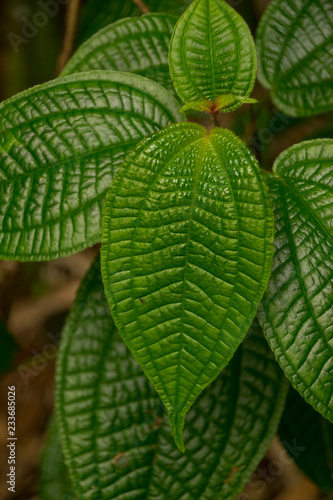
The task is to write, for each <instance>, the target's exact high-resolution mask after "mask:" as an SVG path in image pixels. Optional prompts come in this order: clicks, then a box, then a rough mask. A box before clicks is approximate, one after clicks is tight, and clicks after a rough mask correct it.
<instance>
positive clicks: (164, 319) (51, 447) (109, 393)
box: [0, 0, 333, 500]
mask: <svg viewBox="0 0 333 500" xmlns="http://www.w3.org/2000/svg"><path fill="white" fill-rule="evenodd" d="M147 4H148V6H149V7H150V8H151V9H152V10H158V11H160V10H161V5H162V2H155V0H149V1H147ZM163 5H164V7H165V8H166V11H167V13H166V14H156V13H152V14H148V15H146V16H142V17H138V18H136V17H129V18H127V19H120V18H121V17H123V16H133V15H135V14H138V11H137V10H136V7H135V6H134V4H133V3H132V2H131V1H129V0H128V1H127V0H126V1H125V2H117V1H116V2H103V5H102V3H99V2H95V1H94V2H90V1H88V2H86V5H85V7H84V9H83V14H82V16H83V17H82V18H81V24H80V26H81V30H82V31H81V32H80V35H79V36H81V37H83V38H84V37H85V35H83V34H82V33H84V32H85V33H86V34H87V31H85V28H84V26H85V27H86V28H89V29H90V30H91V34H94V36H93V37H92V38H91V39H90V40H87V41H86V42H85V43H84V44H83V45H82V46H81V47H80V48H79V49H78V51H77V52H76V54H74V56H73V58H72V59H71V61H70V62H69V63H68V65H67V67H66V68H65V70H64V72H63V74H62V75H61V77H60V78H58V79H56V80H54V81H52V82H49V83H46V84H43V85H41V86H39V87H35V88H33V89H30V90H27V91H25V92H23V93H22V94H19V95H17V96H15V97H13V98H12V99H9V100H8V101H5V102H4V103H2V104H1V106H0V116H1V132H2V133H1V134H0V193H1V196H0V257H1V258H4V259H8V260H21V261H28V260H31V261H42V260H49V259H54V258H59V257H63V256H66V255H70V254H73V253H75V252H78V251H79V250H83V249H85V248H87V247H88V246H91V245H93V244H95V243H98V242H100V241H101V239H102V249H101V268H102V276H103V284H102V281H101V277H100V265H99V260H97V261H96V262H95V264H94V265H93V267H92V269H91V270H90V272H89V273H88V276H87V277H86V278H85V280H84V282H83V284H82V286H81V288H80V291H79V293H78V297H77V299H76V302H75V304H74V306H73V309H72V311H71V313H70V315H69V317H68V320H67V322H66V326H65V328H64V332H63V336H62V341H61V346H60V355H59V360H58V365H57V382H56V414H57V425H58V429H59V438H60V442H61V447H62V450H63V453H64V456H65V462H66V465H67V467H68V472H69V476H70V480H71V482H72V484H73V488H74V490H75V493H76V496H77V498H78V499H79V500H95V499H96V500H97V499H100V498H103V499H105V500H112V499H113V498H131V499H136V500H139V499H143V498H145V499H153V498H156V499H157V498H158V499H159V500H164V499H168V500H169V499H180V498H187V499H193V500H201V499H211V498H214V499H215V498H216V499H221V500H223V499H230V498H235V497H236V495H237V493H238V492H239V491H240V490H241V489H242V487H243V485H244V483H245V482H246V481H247V480H248V479H249V477H250V475H251V473H252V472H253V471H254V469H255V467H256V466H257V464H258V462H259V461H260V459H261V458H262V456H263V454H264V452H265V450H266V449H267V447H268V445H269V442H270V440H271V439H272V437H273V436H274V434H275V432H276V429H277V426H278V423H279V420H280V418H281V414H282V410H283V407H284V400H285V396H286V390H287V379H289V380H290V381H291V383H292V385H293V386H294V388H295V389H297V391H298V393H299V395H297V400H298V401H299V405H300V406H299V407H300V408H302V405H303V407H304V408H306V409H304V410H302V412H304V415H303V417H304V418H303V419H302V426H303V424H304V422H307V421H308V420H307V419H308V418H313V419H314V421H315V422H316V426H317V428H319V427H320V428H321V429H324V430H325V429H326V430H327V429H328V431H327V432H326V430H325V432H324V431H323V433H322V435H321V441H320V443H319V444H320V446H321V449H323V448H324V447H325V446H326V445H327V443H326V442H324V440H325V439H327V435H329V433H330V432H331V428H330V425H331V424H329V422H328V420H330V421H333V400H332V385H333V381H332V372H333V357H332V342H333V330H332V316H333V307H332V297H333V285H332V283H333V280H332V278H333V252H332V246H333V239H332V237H333V235H332V228H333V226H332V220H333V217H332V216H333V192H332V189H333V186H332V179H333V176H332V174H333V140H332V139H329V138H325V139H322V138H319V139H312V140H309V141H305V142H304V141H303V142H298V143H296V144H295V141H294V143H293V145H292V146H291V147H289V148H287V149H285V151H283V152H282V153H281V154H280V155H279V157H278V158H277V159H276V161H275V163H274V166H273V169H272V172H263V171H262V170H261V169H260V166H259V163H262V162H259V163H258V161H257V159H256V158H255V156H254V154H253V153H252V152H251V151H250V150H249V149H248V147H247V145H246V144H245V143H244V142H243V141H242V140H241V139H240V138H238V137H237V136H236V135H234V134H233V133H232V132H231V131H229V130H225V129H223V128H221V127H220V126H219V125H220V120H221V119H222V118H221V117H222V113H226V112H230V111H233V112H234V111H235V113H236V114H237V113H238V115H237V116H238V117H240V120H239V122H238V123H243V121H244V122H245V121H246V120H244V117H245V116H247V117H250V118H249V120H248V125H247V128H246V130H245V133H244V137H245V138H246V139H247V140H249V139H254V138H255V127H256V126H257V125H258V124H260V123H265V122H267V121H269V117H271V116H272V114H271V112H272V110H271V108H270V107H269V106H270V105H269V103H268V104H267V102H268V101H265V100H263V101H262V102H260V103H259V104H258V105H256V107H255V111H253V108H251V106H253V103H254V102H256V99H255V98H254V97H250V95H251V93H252V91H253V88H254V83H255V77H256V71H257V67H256V64H257V63H256V53H255V45H254V41H253V39H252V35H251V34H250V30H249V28H248V27H247V25H246V23H245V21H244V20H243V19H242V17H241V16H240V15H239V14H238V13H236V12H235V11H234V10H233V9H232V8H231V7H230V6H229V5H228V4H227V3H226V2H225V1H224V0H194V2H193V3H191V2H189V1H187V0H185V1H179V2H175V1H174V0H170V2H163ZM187 7H188V8H187ZM186 8H187V10H185V9H186ZM99 10H100V11H99ZM92 12H95V13H97V15H96V18H94V16H92V14H91V13H92ZM181 13H183V14H182V15H181V17H180V18H179V19H178V20H177V17H173V15H172V14H175V15H176V16H179V15H180V14H181ZM92 17H93V19H92V22H91V26H88V24H89V23H87V19H89V18H92ZM331 17H332V4H331V2H330V1H329V0H320V1H319V0H310V1H305V0H291V1H288V2H286V0H272V1H271V3H270V5H269V7H268V9H267V12H266V13H265V14H264V15H263V17H262V19H261V21H260V23H259V28H258V36H257V50H258V55H259V58H258V59H259V79H260V81H261V83H262V84H263V85H264V86H265V87H266V88H267V89H269V90H270V95H271V98H272V101H273V102H274V104H275V105H276V106H277V107H278V108H279V109H280V110H281V111H282V112H283V113H284V114H283V115H282V116H283V117H284V118H285V119H286V120H287V122H288V124H289V123H290V122H291V119H290V120H289V118H288V117H291V116H295V117H299V120H300V123H301V124H303V125H304V121H303V122H302V120H301V117H303V116H312V115H315V114H318V113H323V112H325V111H329V110H331V109H333V93H332V89H333V86H332V68H333V57H332V50H331V48H332V46H331V44H332V22H331ZM84 19H86V21H84ZM111 20H112V21H116V22H115V23H114V24H112V25H110V26H105V23H107V22H109V21H111ZM99 28H102V29H101V30H100V31H98V29H99ZM89 29H88V31H89ZM96 31H98V32H96ZM164 87H165V88H164ZM176 92H177V95H178V97H179V99H180V100H182V101H183V106H182V107H181V105H180V104H179V100H177V99H175V98H174V96H173V94H175V93H176ZM261 95H262V94H261V93H260V91H259V92H258V91H257V90H256V91H255V97H256V98H257V97H258V98H259V99H260V98H261ZM268 95H269V94H268V93H267V96H268ZM244 104H247V106H248V107H247V108H245V106H244V107H243V106H242V105H244ZM238 108H239V109H238ZM243 108H245V111H243ZM190 109H194V110H196V111H198V110H199V111H201V112H205V113H206V117H207V120H206V121H204V120H203V123H205V124H207V122H208V121H210V120H211V123H210V125H208V126H207V128H205V127H203V126H202V125H201V124H194V123H189V122H187V123H186V121H185V120H186V118H185V116H184V115H183V114H182V111H187V110H190ZM249 109H250V111H249ZM236 110H237V111H236ZM242 113H243V114H242ZM251 117H252V118H251ZM288 120H289V121H288ZM177 122H181V123H177ZM292 123H295V122H292ZM235 128H237V124H236V125H235ZM327 130H329V128H328V129H327ZM255 153H257V156H259V159H260V154H259V153H260V150H259V149H257V150H256V151H255ZM269 170H271V169H269ZM108 191H109V192H108ZM105 200H106V201H105ZM273 213H274V218H273ZM101 228H102V230H101ZM274 229H275V238H274ZM273 240H274V247H273ZM274 249H275V254H274V258H273V250H274ZM272 266H273V267H272ZM104 290H105V292H106V296H105V293H104ZM261 301H262V302H261ZM260 302H261V304H260ZM108 304H109V305H110V308H109V305H108ZM110 309H111V314H110ZM257 310H258V318H259V321H260V324H261V325H262V328H263V330H264V333H265V335H266V337H267V340H268V343H269V346H270V348H271V349H269V347H268V345H267V343H266V341H265V339H264V338H263V336H262V333H261V328H260V326H259V323H258V322H257V320H256V319H254V318H255V316H256V313H257ZM111 315H112V316H111ZM251 324H252V326H251ZM118 331H119V333H118ZM125 344H126V345H127V346H128V348H129V349H130V351H128V350H127V347H126V346H125ZM130 352H131V353H130ZM132 355H133V356H132ZM274 355H275V357H276V359H277V360H278V362H279V364H280V366H281V368H282V370H283V371H282V370H281V369H280V367H279V365H278V364H277V363H276V362H275V360H274ZM283 372H284V373H283ZM284 375H286V377H285V376H284ZM301 397H303V398H304V399H305V400H306V401H307V402H308V403H310V404H311V405H312V407H308V406H307V404H306V403H305V402H304V401H303V399H300V398H301ZM295 401H296V398H295ZM304 405H305V406H304ZM294 411H295V410H294V409H293V407H292V405H291V404H290V403H288V405H287V407H286V413H285V416H284V418H283V422H284V423H283V424H281V433H283V432H286V433H287V432H289V431H288V429H289V430H290V429H293V428H292V427H291V425H290V422H291V421H292V420H293V418H294V417H293V416H291V417H290V415H293V414H294V413H293V412H294ZM315 411H316V413H315ZM310 414H311V415H314V417H313V416H312V417H311V415H310ZM308 415H310V416H309V417H308ZM326 419H327V420H326ZM304 425H305V424H304ZM300 428H301V426H300ZM302 428H303V427H302ZM283 429H284V430H283ZM286 429H287V430H286ZM296 430H297V429H296ZM296 430H295V432H296ZM291 432H294V430H292V431H291ZM303 438H304V442H306V443H307V445H306V446H309V447H310V444H311V443H312V441H313V435H312V434H311V433H309V434H304V436H303ZM57 439H58V438H57V433H56V430H55V428H54V429H53V431H51V438H50V441H49V444H48V446H47V451H46V453H45V455H44V461H43V464H44V465H43V467H42V485H44V486H43V488H44V489H43V491H44V493H43V494H44V495H45V498H52V490H53V489H54V491H59V493H58V495H60V496H61V495H62V496H63V497H64V495H65V496H66V495H67V494H69V495H71V494H72V493H67V492H66V491H65V489H66V488H67V486H66V485H68V484H67V483H66V484H65V485H64V483H63V482H62V480H63V477H61V476H62V472H60V471H64V477H65V471H66V468H64V467H65V466H64V464H63V461H62V456H61V453H60V448H59V442H58V441H57ZM329 439H330V438H329ZM53 459H54V465H52V463H53V462H52V460H53ZM299 464H300V467H302V468H304V470H305V471H306V472H307V473H309V472H308V469H309V459H304V460H303V459H302V458H300V459H299ZM324 467H325V471H324V470H321V471H320V474H319V472H316V471H314V472H313V473H309V474H310V476H311V477H312V478H313V479H314V480H316V481H317V482H318V483H319V484H320V485H321V486H322V487H323V488H324V489H326V490H330V488H331V486H330V484H331V483H330V478H329V477H328V475H329V473H330V472H331V471H330V470H329V466H328V465H327V464H326V463H325V464H324V466H323V468H324ZM66 473H67V472H66ZM326 476H327V477H326ZM52 484H54V487H52ZM57 488H58V490H57ZM47 491H49V492H50V493H47ZM48 494H50V495H51V496H50V497H48V496H47V495H48Z"/></svg>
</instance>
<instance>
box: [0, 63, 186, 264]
mask: <svg viewBox="0 0 333 500" xmlns="http://www.w3.org/2000/svg"><path fill="white" fill-rule="evenodd" d="M178 109H179V108H178V104H177V103H176V101H175V100H174V99H173V97H172V96H171V95H170V94H169V92H167V91H166V90H165V89H163V88H162V87H160V86H159V85H158V84H156V83H154V82H151V81H149V80H147V79H145V78H142V77H140V76H137V75H131V74H129V73H127V74H126V73H117V72H111V71H110V72H108V71H103V72H90V73H82V74H79V75H76V76H70V77H66V78H60V79H58V80H55V81H53V82H50V83H47V84H45V85H42V86H40V87H35V88H33V89H31V90H28V91H26V92H23V93H22V94H19V95H17V96H15V97H14V98H12V99H9V100H8V101H5V102H4V103H3V104H2V105H1V106H0V117H1V130H0V258H2V259H14V260H22V261H26V260H31V261H32V260H49V259H55V258H59V257H62V256H65V255H69V254H73V253H75V252H77V251H79V250H82V249H84V248H86V247H88V246H91V245H93V244H95V243H97V242H98V241H100V237H101V229H100V227H101V212H102V206H103V202H104V198H105V195H106V191H107V189H108V188H109V186H110V183H111V181H112V178H113V176H114V174H115V172H116V170H117V168H118V166H119V165H120V164H121V163H122V162H123V160H124V158H125V155H126V154H127V153H128V151H129V150H130V149H131V148H133V146H134V145H135V144H136V143H137V142H138V141H140V140H141V139H142V138H143V137H145V136H149V135H150V134H152V133H153V132H156V131H157V130H159V129H161V128H163V127H165V126H166V125H169V124H170V123H173V122H175V121H178V120H179V119H180V115H179V111H178Z"/></svg>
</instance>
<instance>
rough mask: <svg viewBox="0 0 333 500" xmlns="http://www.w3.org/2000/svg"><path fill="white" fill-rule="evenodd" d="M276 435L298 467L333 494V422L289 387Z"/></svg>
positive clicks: (326, 491)
mask: <svg viewBox="0 0 333 500" xmlns="http://www.w3.org/2000/svg"><path fill="white" fill-rule="evenodd" d="M279 435H280V438H281V441H282V444H283V445H284V446H285V447H286V449H287V450H288V452H289V454H290V456H291V458H293V459H294V460H295V462H296V464H297V465H298V467H299V468H300V469H301V470H302V471H303V472H304V473H305V474H306V475H307V476H308V477H309V478H310V479H311V480H312V481H313V482H314V483H316V484H317V485H318V486H319V487H320V488H321V489H322V490H323V491H324V492H325V493H327V494H328V495H329V496H331V495H333V425H332V424H331V423H330V422H328V421H327V420H326V419H325V418H324V417H322V416H321V415H320V414H319V413H318V412H316V411H314V409H313V408H312V406H310V405H308V404H307V403H306V402H305V401H304V399H303V398H302V397H301V396H300V395H299V394H298V393H297V392H296V391H294V390H293V389H291V390H290V392H289V394H288V398H287V404H286V408H285V411H284V414H283V417H282V420H281V423H280V428H279Z"/></svg>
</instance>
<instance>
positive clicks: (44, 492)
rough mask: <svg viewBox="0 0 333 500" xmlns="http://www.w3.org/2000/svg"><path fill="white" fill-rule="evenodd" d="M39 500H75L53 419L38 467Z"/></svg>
mask: <svg viewBox="0 0 333 500" xmlns="http://www.w3.org/2000/svg"><path fill="white" fill-rule="evenodd" d="M40 498H41V500H76V497H75V495H74V493H73V487H72V484H71V482H70V479H69V476H68V470H67V467H66V465H65V463H64V457H63V454H62V451H61V445H60V440H59V437H58V432H57V426H56V422H55V419H52V420H51V423H50V425H49V429H48V435H47V441H46V444H45V448H44V450H43V455H42V460H41V466H40Z"/></svg>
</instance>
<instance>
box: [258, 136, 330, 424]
mask: <svg viewBox="0 0 333 500" xmlns="http://www.w3.org/2000/svg"><path fill="white" fill-rule="evenodd" d="M273 171H274V173H273V175H270V176H269V177H268V181H269V187H270V192H271V198H272V203H273V207H274V213H275V225H276V234H275V257H274V265H273V270H272V277H271V280H270V282H269V285H268V289H267V292H266V293H265V296H264V300H263V302H262V307H261V311H260V320H261V322H262V325H263V327H264V330H265V333H266V336H267V338H268V341H269V343H270V345H271V347H272V349H273V351H274V353H275V355H276V357H277V359H278V361H279V362H280V364H281V366H282V368H283V369H284V371H285V373H286V375H287V377H289V379H290V380H291V382H292V384H293V386H294V387H295V388H296V389H297V390H298V391H299V392H300V393H301V395H302V396H303V397H304V398H305V399H306V400H307V401H308V402H309V403H310V404H312V405H313V407H314V408H315V409H316V410H318V411H320V412H321V413H322V414H323V415H324V417H326V418H328V419H329V420H331V421H333V398H332V392H333V328H332V324H333V307H332V306H333V217H332V214H333V140H331V139H326V140H325V139H318V140H313V141H307V142H303V143H300V144H297V145H295V146H293V147H291V148H290V149H288V150H286V151H285V152H284V153H282V154H281V155H280V156H279V157H278V159H277V160H276V162H275V165H274V167H273Z"/></svg>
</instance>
